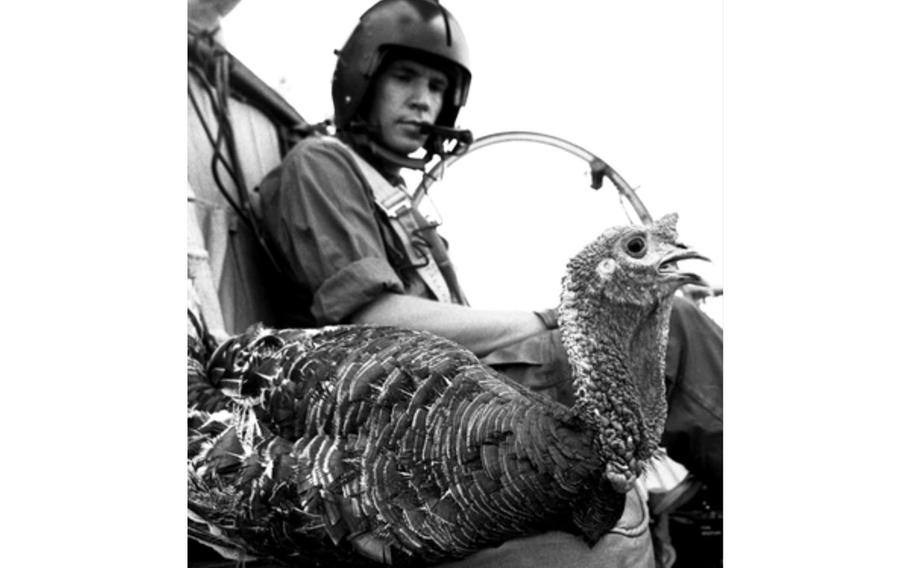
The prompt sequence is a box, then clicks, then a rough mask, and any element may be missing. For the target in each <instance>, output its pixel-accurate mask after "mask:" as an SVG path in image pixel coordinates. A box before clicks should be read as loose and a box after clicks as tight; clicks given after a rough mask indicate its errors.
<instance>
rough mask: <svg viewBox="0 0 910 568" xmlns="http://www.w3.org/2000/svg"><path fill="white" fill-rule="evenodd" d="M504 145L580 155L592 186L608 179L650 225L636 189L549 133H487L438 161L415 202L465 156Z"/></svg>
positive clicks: (601, 163) (606, 166)
mask: <svg viewBox="0 0 910 568" xmlns="http://www.w3.org/2000/svg"><path fill="white" fill-rule="evenodd" d="M503 142H535V143H539V144H546V145H548V146H553V147H554V148H559V149H561V150H565V151H566V152H569V153H570V154H572V155H574V156H577V157H579V158H581V159H582V160H584V161H585V162H587V163H588V165H589V166H590V168H591V187H592V188H594V189H600V188H601V187H602V186H603V178H604V176H607V177H608V178H609V179H610V181H611V182H612V183H613V185H614V186H616V189H617V190H618V191H619V193H620V195H621V196H622V197H625V198H626V199H627V200H628V201H629V203H631V204H632V208H633V209H634V210H635V213H636V214H637V215H638V217H639V219H640V220H641V222H642V223H646V224H647V223H651V222H652V218H651V214H650V213H648V209H647V208H646V207H645V204H644V203H642V201H641V199H639V198H638V195H637V194H636V193H635V190H634V189H632V186H630V185H629V184H628V183H627V182H626V180H624V179H623V178H622V176H620V175H619V173H617V172H616V170H614V169H613V168H611V167H610V166H609V164H607V163H606V162H605V161H604V160H602V159H600V158H598V157H597V156H596V155H594V154H592V153H591V152H589V151H587V150H585V149H584V148H582V147H581V146H579V145H577V144H573V143H572V142H569V141H568V140H563V139H562V138H558V137H556V136H552V135H550V134H542V133H540V132H528V131H520V130H516V131H508V132H497V133H494V134H488V135H486V136H481V137H480V138H478V139H476V140H474V142H473V143H472V144H471V145H470V146H469V147H468V149H467V151H465V152H463V153H461V154H457V155H456V154H450V155H448V156H446V158H445V159H443V160H441V161H439V162H438V163H437V164H436V165H435V166H433V168H432V169H431V170H430V171H429V172H426V173H424V175H423V179H422V180H421V181H420V185H419V186H418V187H417V189H416V190H415V192H414V202H415V203H420V200H421V199H423V196H424V195H425V194H426V193H427V191H429V189H430V186H431V185H433V183H435V182H436V181H439V179H440V177H441V173H442V172H443V171H445V169H446V168H447V167H449V166H451V165H452V164H454V163H455V162H457V161H458V160H460V159H461V158H463V157H464V156H466V155H468V154H470V153H471V152H473V151H475V150H479V149H481V148H484V147H486V146H492V145H494V144H501V143H503Z"/></svg>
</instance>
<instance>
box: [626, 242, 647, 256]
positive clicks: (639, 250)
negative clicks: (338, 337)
mask: <svg viewBox="0 0 910 568" xmlns="http://www.w3.org/2000/svg"><path fill="white" fill-rule="evenodd" d="M647 248H648V247H647V243H646V242H645V239H644V237H632V238H631V239H629V240H628V241H626V252H628V253H629V254H630V255H631V256H633V257H635V258H641V257H643V256H645V250H646V249H647Z"/></svg>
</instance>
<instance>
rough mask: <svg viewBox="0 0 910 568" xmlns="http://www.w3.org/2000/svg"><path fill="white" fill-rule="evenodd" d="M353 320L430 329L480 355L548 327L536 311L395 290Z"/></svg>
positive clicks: (377, 300)
mask: <svg viewBox="0 0 910 568" xmlns="http://www.w3.org/2000/svg"><path fill="white" fill-rule="evenodd" d="M351 322H352V323H370V324H375V325H392V326H396V327H403V328H408V329H421V330H426V331H430V332H433V333H436V334H437V335H441V336H442V337H445V338H448V339H451V340H452V341H455V342H456V343H460V344H461V345H464V346H465V347H467V348H468V349H470V350H471V351H473V352H474V353H475V354H477V355H478V356H480V357H483V356H484V355H486V354H488V353H490V352H491V351H494V350H496V349H499V348H501V347H505V346H506V345H510V344H512V343H514V342H516V341H520V340H522V339H526V338H528V337H530V336H532V335H535V334H537V333H541V332H543V331H545V330H546V326H545V325H544V323H543V322H542V321H541V319H540V318H538V317H537V316H536V315H534V313H533V312H522V311H510V310H478V309H474V308H469V307H466V306H460V305H457V304H444V303H440V302H434V301H432V300H427V299H425V298H418V297H415V296H405V295H402V294H392V293H387V294H383V295H382V296H380V297H379V298H377V299H376V300H374V301H373V302H372V303H371V304H369V305H367V306H365V307H364V308H362V309H360V310H359V311H357V312H355V313H354V314H353V315H352V317H351Z"/></svg>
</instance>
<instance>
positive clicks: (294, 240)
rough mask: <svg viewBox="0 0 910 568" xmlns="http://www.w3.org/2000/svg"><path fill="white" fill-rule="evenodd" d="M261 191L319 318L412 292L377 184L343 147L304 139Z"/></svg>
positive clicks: (295, 279) (286, 256) (334, 319)
mask: <svg viewBox="0 0 910 568" xmlns="http://www.w3.org/2000/svg"><path fill="white" fill-rule="evenodd" d="M260 192H261V197H262V215H263V221H264V225H265V229H266V231H267V232H268V233H269V236H270V240H272V241H273V242H274V243H275V245H277V247H278V249H279V252H280V254H281V255H282V257H283V260H284V261H285V264H286V265H287V268H288V271H289V272H290V274H288V275H287V276H288V277H289V279H290V280H291V281H292V282H291V285H292V286H302V287H304V288H305V289H306V290H308V291H309V292H310V293H311V295H312V305H311V306H309V309H310V312H311V314H312V316H313V318H314V319H315V320H316V323H317V324H319V325H325V324H334V323H339V322H342V321H344V320H345V319H346V318H347V317H348V316H350V315H351V314H352V313H353V312H355V311H356V310H357V309H358V308H360V307H362V306H365V305H367V304H368V303H370V302H371V301H372V300H374V299H375V298H376V297H378V296H379V295H380V294H382V293H384V292H386V291H392V292H398V293H403V292H404V285H403V283H402V281H401V279H400V278H399V277H398V275H397V274H396V272H395V270H394V269H393V268H392V266H391V265H390V264H389V261H388V259H387V255H386V250H385V245H384V243H383V240H382V236H381V233H380V228H379V226H378V223H377V221H376V217H375V215H374V212H373V211H374V210H373V203H372V196H371V193H370V190H369V187H368V186H367V183H366V181H365V180H364V179H363V178H362V177H361V175H360V173H359V172H358V170H357V168H356V165H355V164H354V163H353V160H352V158H351V157H350V156H347V155H346V154H345V153H344V151H343V149H341V148H337V147H334V145H332V144H330V143H328V142H326V141H320V139H318V138H314V139H307V140H304V141H303V142H301V143H300V144H298V146H296V147H295V148H294V149H292V150H291V152H289V154H288V156H287V157H286V158H285V160H284V162H283V163H282V166H281V168H280V170H279V171H278V173H277V179H273V180H271V183H266V182H263V186H262V188H261V190H260Z"/></svg>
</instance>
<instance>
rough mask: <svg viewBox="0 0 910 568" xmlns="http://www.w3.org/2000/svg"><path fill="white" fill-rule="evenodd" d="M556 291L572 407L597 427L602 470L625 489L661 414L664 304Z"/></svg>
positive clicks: (653, 440)
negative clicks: (596, 299) (596, 298)
mask: <svg viewBox="0 0 910 568" xmlns="http://www.w3.org/2000/svg"><path fill="white" fill-rule="evenodd" d="M571 290H572V288H571V286H568V287H567V291H566V292H565V293H564V295H563V301H562V302H561V304H560V308H559V322H560V328H561V330H562V339H563V344H564V346H565V348H566V352H567V354H568V356H569V362H570V364H571V366H572V376H573V386H574V391H575V403H574V405H573V409H574V410H575V411H577V412H578V413H579V414H580V415H581V416H582V417H584V419H585V420H586V421H588V422H589V423H591V424H592V425H593V426H594V428H595V429H596V430H597V433H598V434H597V439H598V441H599V443H600V446H601V447H600V450H601V451H602V452H603V453H604V457H605V460H606V464H607V466H606V471H605V477H606V478H607V479H608V480H609V481H610V483H611V484H612V485H613V487H614V489H616V490H617V491H627V490H628V489H629V488H631V486H632V483H633V482H634V480H635V479H636V478H637V477H638V476H639V475H640V474H641V473H642V471H643V467H644V462H645V460H647V459H648V457H650V455H651V453H652V452H653V451H654V450H655V449H656V447H657V444H658V442H659V439H660V434H661V431H662V430H663V425H664V421H665V419H666V396H665V393H664V389H665V387H664V377H663V374H664V356H665V354H666V348H667V330H668V325H669V314H670V311H669V310H670V305H669V303H667V302H663V303H661V304H657V305H656V306H650V307H644V306H638V305H632V304H610V305H609V306H606V307H605V306H604V305H602V304H601V305H598V304H597V303H595V302H592V301H586V300H583V299H581V300H579V299H578V297H577V296H576V295H575V294H574V293H573V292H572V291H571Z"/></svg>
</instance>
